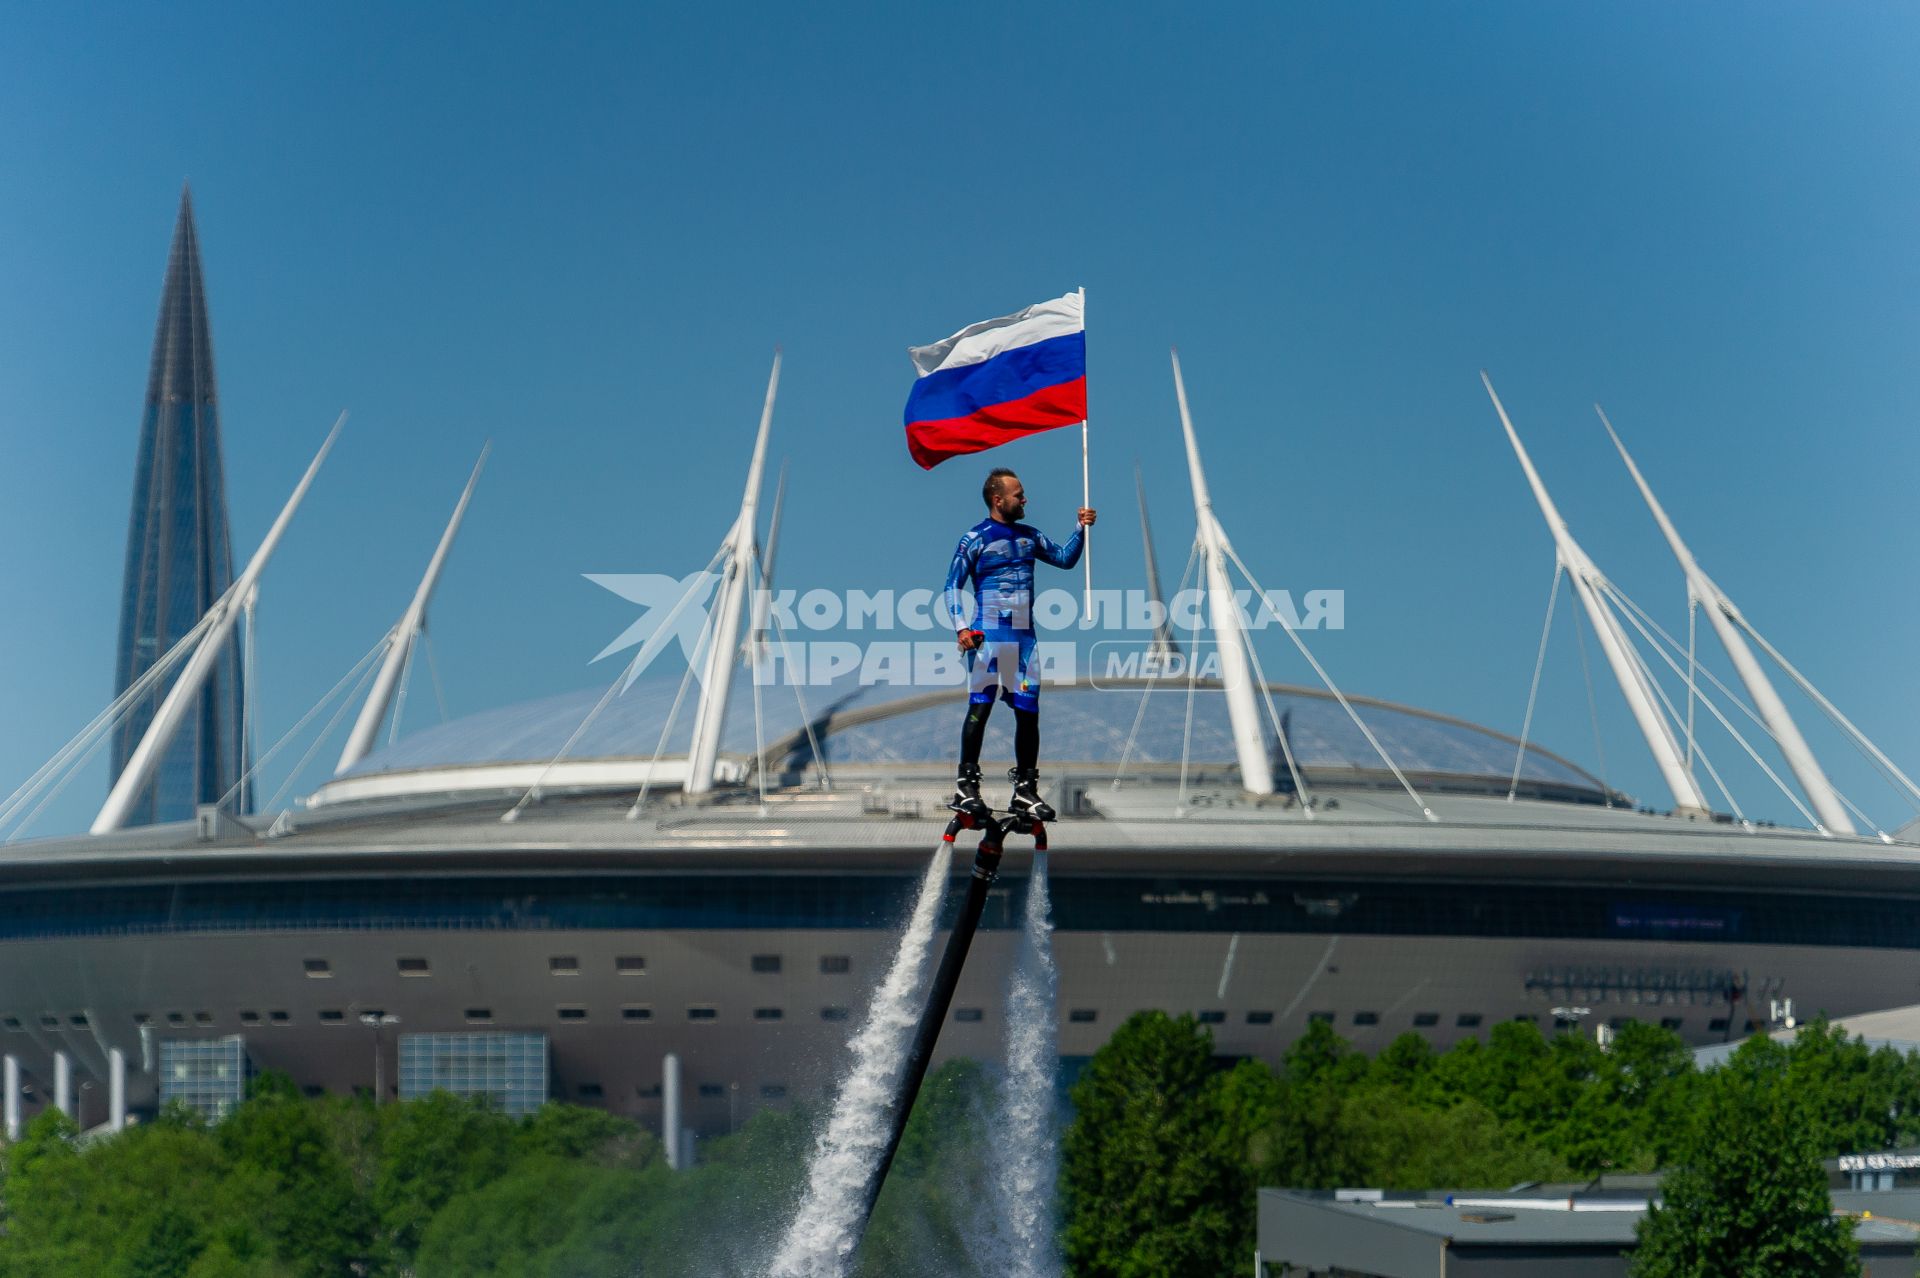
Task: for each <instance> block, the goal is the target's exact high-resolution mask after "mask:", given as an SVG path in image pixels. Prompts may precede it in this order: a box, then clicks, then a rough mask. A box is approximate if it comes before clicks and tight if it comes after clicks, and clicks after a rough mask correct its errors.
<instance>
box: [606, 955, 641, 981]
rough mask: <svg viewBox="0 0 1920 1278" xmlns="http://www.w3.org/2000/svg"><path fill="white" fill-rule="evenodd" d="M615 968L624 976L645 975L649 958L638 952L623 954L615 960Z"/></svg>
mask: <svg viewBox="0 0 1920 1278" xmlns="http://www.w3.org/2000/svg"><path fill="white" fill-rule="evenodd" d="M613 970H614V971H616V972H618V973H619V974H620V975H622V976H645V975H646V974H647V960H646V959H645V958H644V957H642V956H641V955H638V954H622V955H620V956H619V957H618V958H616V959H614V960H613Z"/></svg>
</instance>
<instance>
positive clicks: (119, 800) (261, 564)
mask: <svg viewBox="0 0 1920 1278" xmlns="http://www.w3.org/2000/svg"><path fill="white" fill-rule="evenodd" d="M346 420H347V415H346V414H345V413H342V414H340V416H339V418H338V419H337V420H336V421H335V422H334V423H333V429H332V430H330V431H328V432H327V438H326V442H325V443H323V444H321V445H320V451H319V452H317V453H315V454H314V456H313V460H312V461H311V462H309V463H308V465H307V473H306V474H304V475H302V476H301V477H300V482H299V483H298V484H296V485H295V486H294V489H293V496H291V497H289V498H287V504H286V505H285V506H284V507H282V508H281V511H280V516H279V518H277V519H275V520H274V521H273V526H272V527H271V528H269V529H267V535H266V538H265V539H264V540H262V541H261V543H260V548H259V549H258V550H256V551H254V552H253V558H252V560H251V561H249V562H248V564H247V568H246V571H245V572H243V573H241V574H240V578H239V580H237V581H235V582H234V583H233V588H232V589H230V590H229V591H227V593H226V594H225V595H224V596H222V597H221V599H220V600H219V601H218V602H217V603H215V604H214V605H213V607H212V609H211V610H210V613H211V614H213V624H212V625H211V626H209V627H208V628H207V632H206V634H205V635H203V636H202V637H201V639H200V644H199V646H198V647H196V648H195V649H194V650H193V655H192V656H191V657H188V658H187V664H186V666H185V667H184V668H182V669H181V671H180V677H179V678H178V679H176V680H175V681H174V684H173V688H172V689H171V690H170V691H169V692H168V693H167V695H166V699H165V700H163V701H162V702H161V703H160V708H159V709H158V710H156V711H154V714H153V722H151V723H149V724H148V725H147V731H146V735H144V736H142V737H141V738H140V744H139V745H137V746H135V747H134V749H133V753H132V754H131V755H130V756H128V758H127V766H126V767H125V768H124V769H123V770H122V771H121V773H120V776H119V779H118V780H116V781H115V782H114V783H113V789H112V791H111V792H110V793H109V794H108V795H107V801H106V803H105V804H103V805H102V806H101V808H100V815H98V816H96V817H94V819H93V826H92V831H93V833H95V834H109V833H112V832H113V831H115V830H118V829H120V828H121V827H123V826H125V825H126V823H127V818H128V817H129V816H131V815H132V813H133V805H134V803H135V801H136V800H137V799H138V798H139V795H140V792H141V791H142V790H143V789H145V788H146V785H147V782H148V781H150V780H152V779H153V774H154V771H155V769H156V768H158V767H159V764H160V755H161V752H162V751H164V750H165V749H166V748H167V746H168V745H169V744H170V743H171V742H172V741H173V734H174V733H175V732H177V731H179V729H180V723H181V721H182V720H183V719H185V718H186V717H187V712H188V710H189V709H191V708H192V705H193V702H194V699H195V698H196V697H198V696H199V695H200V689H201V688H202V687H203V686H204V685H205V684H206V682H207V676H208V675H209V674H211V673H212V672H213V663H214V662H215V661H217V660H218V659H219V657H220V649H221V647H222V646H223V645H225V643H226V642H227V640H228V638H230V637H231V636H232V634H233V626H234V623H235V622H236V621H238V620H239V618H240V612H241V607H242V605H243V604H244V603H245V601H246V600H247V599H248V598H250V597H251V596H252V594H253V589H254V585H255V584H256V583H257V582H258V581H259V580H260V574H261V572H262V571H264V570H265V569H266V566H267V560H268V559H269V558H271V557H272V555H273V550H274V547H275V546H278V545H279V544H280V537H281V534H283V533H284V532H286V530H287V525H288V524H289V523H290V522H292V520H293V512H294V511H295V510H297V509H299V507H300V500H301V499H302V498H303V497H305V496H306V495H307V489H308V488H310V487H312V486H313V477H314V476H315V475H317V474H319V473H320V463H321V462H323V461H325V460H326V459H327V453H328V452H330V451H331V450H332V448H333V441H334V440H335V439H337V438H338V437H339V435H340V427H341V426H342V425H344V424H345V423H346Z"/></svg>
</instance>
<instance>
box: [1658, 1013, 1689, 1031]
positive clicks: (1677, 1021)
mask: <svg viewBox="0 0 1920 1278" xmlns="http://www.w3.org/2000/svg"><path fill="white" fill-rule="evenodd" d="M1683 1024H1685V1018H1684V1017H1679V1016H1663V1017H1661V1018H1660V1028H1661V1029H1663V1030H1678V1029H1679V1028H1680V1026H1681V1025H1683Z"/></svg>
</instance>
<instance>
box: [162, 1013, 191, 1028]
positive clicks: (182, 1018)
mask: <svg viewBox="0 0 1920 1278" xmlns="http://www.w3.org/2000/svg"><path fill="white" fill-rule="evenodd" d="M186 1023H187V1014H186V1013H185V1012H168V1013H167V1024H169V1025H185V1024H186Z"/></svg>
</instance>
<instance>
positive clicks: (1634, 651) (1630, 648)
mask: <svg viewBox="0 0 1920 1278" xmlns="http://www.w3.org/2000/svg"><path fill="white" fill-rule="evenodd" d="M1597 584H1598V586H1599V588H1600V589H1601V592H1602V594H1604V593H1605V586H1606V578H1604V577H1602V578H1600V580H1599V582H1598V583H1597ZM1625 647H1626V651H1627V659H1628V660H1629V661H1631V662H1633V668H1634V670H1635V671H1637V672H1638V674H1639V677H1640V680H1641V682H1643V683H1645V684H1646V685H1647V687H1649V688H1651V689H1652V690H1653V695H1654V696H1656V697H1658V698H1659V699H1660V705H1661V708H1662V709H1664V710H1665V711H1666V714H1667V722H1668V723H1670V724H1672V723H1678V722H1679V721H1680V708H1679V707H1678V706H1676V705H1674V704H1673V698H1672V697H1669V696H1668V695H1667V690H1666V689H1665V688H1663V687H1661V686H1660V683H1659V681H1658V680H1656V679H1655V678H1654V677H1653V671H1652V670H1651V669H1649V668H1648V666H1647V662H1646V658H1644V657H1642V656H1641V655H1640V649H1639V648H1638V647H1636V646H1635V645H1634V644H1633V643H1631V642H1629V643H1627V644H1626V645H1625ZM1661 656H1662V657H1665V656H1666V654H1665V653H1662V654H1661ZM1669 664H1671V662H1669ZM1734 739H1735V740H1737V741H1740V743H1741V744H1742V745H1743V746H1744V745H1746V742H1745V741H1744V740H1742V739H1741V738H1740V736H1739V734H1738V733H1736V734H1735V735H1734ZM1695 753H1697V754H1698V755H1699V756H1700V766H1701V767H1703V768H1705V769H1706V770H1707V775H1708V776H1709V777H1711V778H1712V779H1713V784H1714V787H1715V788H1716V789H1718V790H1719V791H1720V797H1721V798H1723V799H1725V800H1726V802H1727V808H1728V810H1729V811H1731V812H1732V813H1733V815H1734V816H1735V817H1736V818H1737V819H1738V820H1739V821H1740V823H1741V824H1742V825H1744V826H1745V827H1746V828H1747V829H1749V830H1751V829H1753V823H1752V822H1751V821H1749V820H1747V814H1746V813H1745V812H1743V811H1742V810H1741V808H1740V804H1739V802H1738V801H1737V800H1736V799H1735V798H1734V797H1733V791H1732V790H1731V789H1729V788H1728V786H1727V783H1726V781H1725V780H1723V779H1722V778H1721V776H1720V770H1719V769H1718V768H1716V767H1714V766H1713V760H1712V759H1711V758H1709V757H1708V756H1707V752H1706V751H1705V750H1704V749H1696V751H1695ZM1748 753H1749V754H1751V753H1752V748H1751V747H1748ZM1763 766H1764V765H1763ZM1788 797H1789V798H1791V797H1792V796H1791V795H1789V796H1788Z"/></svg>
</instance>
